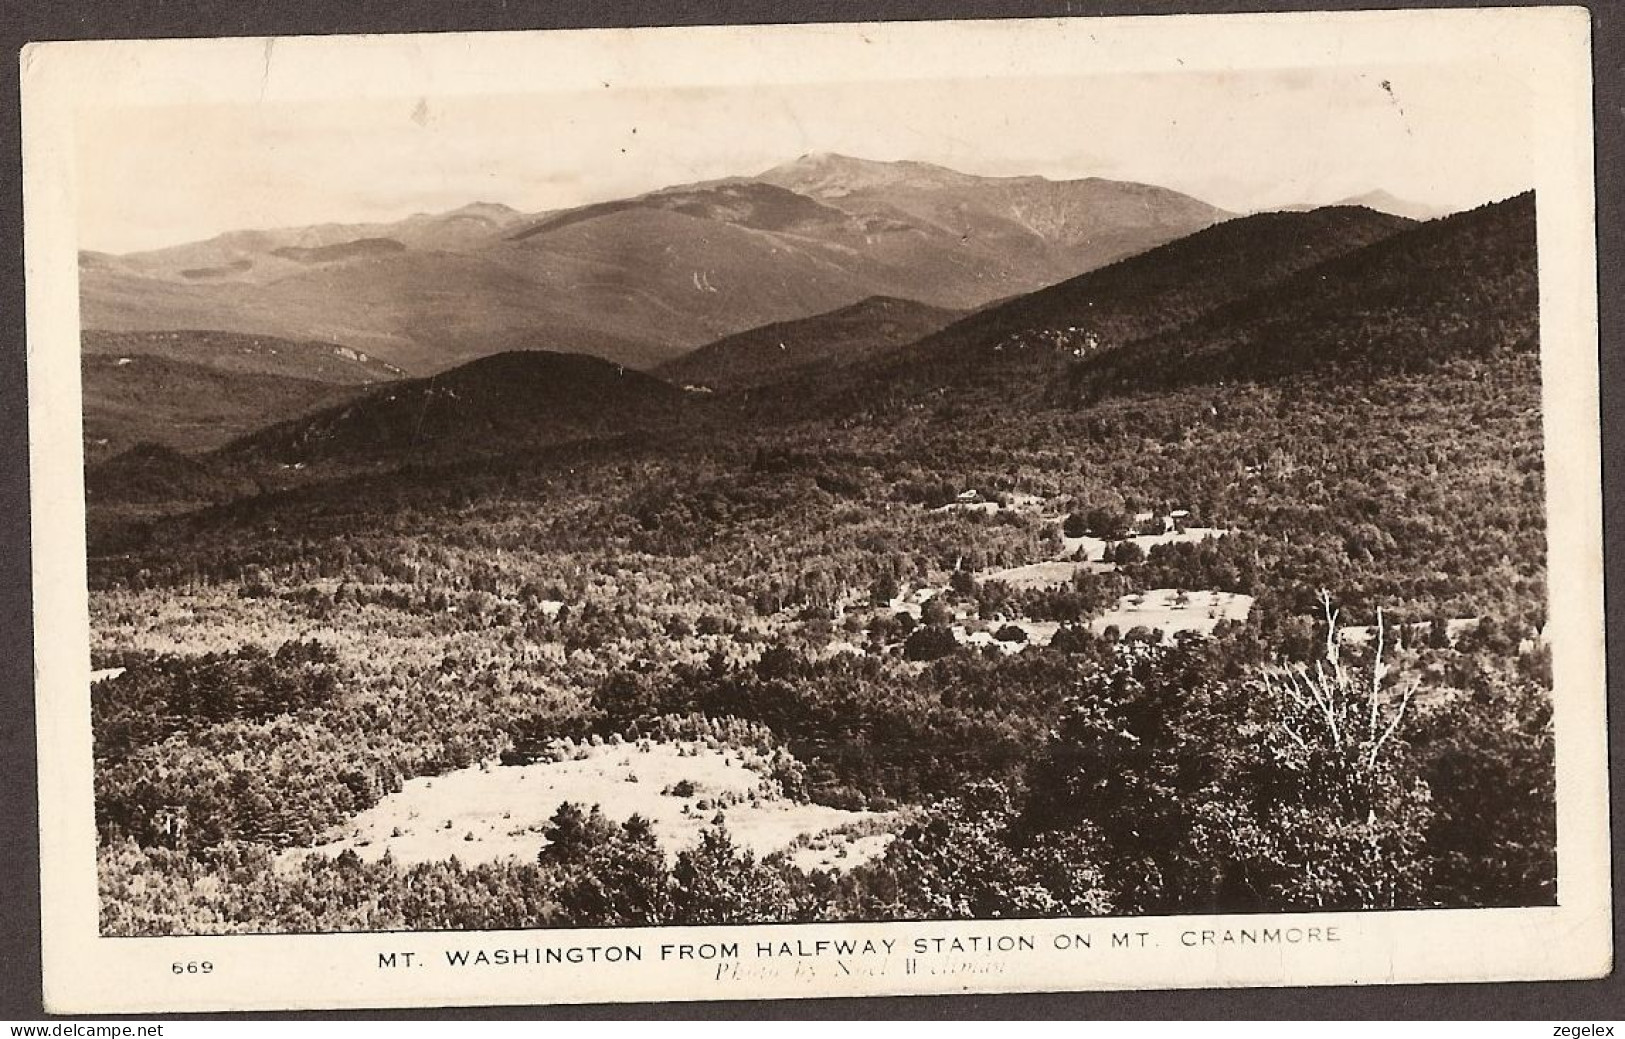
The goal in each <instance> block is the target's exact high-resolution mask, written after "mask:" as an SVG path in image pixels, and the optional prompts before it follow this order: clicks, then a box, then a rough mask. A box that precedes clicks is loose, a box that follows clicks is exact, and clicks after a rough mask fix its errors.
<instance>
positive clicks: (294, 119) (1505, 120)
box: [79, 64, 1532, 252]
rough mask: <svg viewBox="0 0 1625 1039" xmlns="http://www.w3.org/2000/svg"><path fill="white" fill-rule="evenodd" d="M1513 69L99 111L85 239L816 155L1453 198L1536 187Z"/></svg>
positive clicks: (152, 236) (1248, 199)
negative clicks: (1381, 191) (821, 152)
mask: <svg viewBox="0 0 1625 1039" xmlns="http://www.w3.org/2000/svg"><path fill="white" fill-rule="evenodd" d="M1497 68H1499V67H1492V66H1489V65H1484V66H1475V65H1467V64H1456V65H1450V66H1439V65H1405V64H1401V65H1397V66H1393V67H1384V68H1382V69H1381V70H1377V69H1361V68H1337V67H1333V68H1318V69H1286V70H1281V69H1274V70H1265V71H1237V72H1228V73H1215V72H1211V71H1205V72H1191V73H1180V72H1172V73H1168V72H1161V73H1156V74H1119V75H1102V76H1078V77H1060V78H1056V77H1044V78H1013V77H1010V76H995V77H988V76H978V77H967V78H964V79H931V80H904V81H896V80H894V81H890V82H872V83H854V82H848V83H844V84H840V85H835V86H831V85H828V84H821V85H806V84H782V85H768V86H755V87H749V88H740V87H730V86H723V87H710V88H703V89H632V88H620V87H615V86H604V87H602V88H601V89H596V90H592V91H581V90H575V89H572V90H570V91H567V92H544V93H536V94H530V95H521V94H513V93H503V94H501V95H487V96H470V95H468V94H466V93H465V94H460V95H451V96H442V97H436V96H433V95H430V96H423V97H417V98H401V99H371V100H362V101H348V102H341V103H334V102H331V101H325V102H321V103H311V102H298V101H278V102H275V103H252V104H250V103H232V104H211V105H197V104H191V105H185V106H175V105H165V106H155V107H117V108H108V109H104V110H101V111H99V112H90V113H87V114H86V115H85V117H84V119H83V121H82V123H81V124H80V135H79V200H80V207H79V209H80V228H81V245H82V246H83V247H84V248H90V249H99V250H105V251H110V252H127V251H132V250H138V249H148V248H155V247H159V246H164V245H171V244H176V243H179V242H185V241H191V240H196V239H201V238H206V237H209V236H211V235H214V234H217V233H220V232H222V231H227V230H235V229H241V228H256V227H282V226H296V225H304V224H312V223H321V222H327V221H342V222H362V221H386V220H393V219H398V218H400V217H404V216H407V215H410V214H411V213H414V212H419V211H428V212H434V211H441V210H446V209H452V208H455V207H457V206H460V205H463V204H465V203H468V202H473V201H488V202H503V203H507V204H508V205H511V206H514V207H516V208H518V209H521V210H526V211H539V210H547V209H555V208H560V207H567V206H574V205H579V204H582V203H586V202H592V201H598V200H603V199H608V198H617V197H624V196H626V195H629V194H635V193H638V192H642V191H647V190H651V189H653V188H657V187H662V186H665V185H668V184H674V183H681V182H686V181H693V180H701V179H707V178H712V177H721V176H730V175H735V174H752V173H757V172H760V171H761V170H763V169H766V168H768V167H770V166H772V165H775V164H777V163H780V162H784V161H786V160H789V159H793V158H795V157H796V156H798V155H800V154H802V153H805V152H810V151H833V152H839V153H843V154H848V155H856V156H860V157H864V158H872V159H917V160H923V161H928V162H935V163H940V164H942V165H945V166H950V167H953V168H955V169H959V170H963V171H965V172H969V173H985V174H1001V175H1002V174H1027V173H1037V174H1042V175H1044V176H1048V177H1052V178H1069V177H1087V176H1100V177H1110V178H1116V179H1125V180H1141V181H1147V182H1150V183H1154V184H1159V185H1163V186H1166V187H1171V188H1176V189H1178V190H1182V191H1186V192H1189V193H1191V194H1193V195H1196V196H1198V197H1200V198H1202V199H1204V200H1206V201H1209V202H1212V203H1214V204H1216V205H1219V206H1223V207H1225V208H1227V209H1232V210H1237V211H1249V210H1253V209H1258V208H1267V207H1269V206H1273V205H1284V204H1290V203H1297V202H1317V203H1318V202H1329V201H1334V200H1337V199H1340V198H1344V197H1347V196H1349V195H1353V194H1358V193H1362V192H1365V191H1368V190H1372V189H1376V188H1382V189H1386V190H1388V191H1391V192H1392V193H1393V194H1395V195H1397V196H1399V197H1401V198H1405V199H1408V200H1413V201H1417V202H1423V203H1429V204H1437V205H1441V206H1445V207H1448V208H1451V209H1457V208H1465V207H1467V206H1472V205H1476V204H1478V203H1481V202H1484V201H1488V200H1492V199H1499V198H1504V197H1506V196H1508V195H1511V194H1515V193H1517V192H1519V191H1522V190H1525V189H1527V188H1528V187H1529V186H1530V185H1531V183H1532V172H1531V156H1530V150H1529V146H1528V144H1527V143H1526V142H1527V140H1528V133H1527V131H1528V129H1529V128H1528V126H1527V114H1526V113H1527V111H1528V107H1529V98H1528V96H1527V94H1526V91H1525V88H1524V86H1523V84H1522V83H1521V82H1520V81H1518V80H1517V79H1516V78H1515V77H1514V76H1511V75H1508V74H1507V73H1505V72H1502V71H1496V70H1494V69H1497Z"/></svg>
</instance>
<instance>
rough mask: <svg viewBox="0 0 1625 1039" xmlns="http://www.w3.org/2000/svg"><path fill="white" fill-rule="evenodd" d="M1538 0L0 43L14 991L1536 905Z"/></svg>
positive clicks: (1331, 955) (642, 989)
mask: <svg viewBox="0 0 1625 1039" xmlns="http://www.w3.org/2000/svg"><path fill="white" fill-rule="evenodd" d="M1585 26H1586V22H1585V13H1584V11H1580V12H1579V13H1578V15H1577V16H1576V14H1575V13H1574V12H1573V11H1569V10H1565V9H1557V8H1551V9H1535V10H1527V11H1521V12H1519V11H1482V12H1476V11H1458V12H1386V13H1364V14H1348V15H1303V16H1278V17H1277V16H1264V17H1262V18H1260V17H1243V16H1237V17H1235V18H1227V17H1214V18H1206V17H1178V18H1166V19H1069V20H1046V21H1042V22H1040V21H1022V22H996V21H995V22H980V23H919V24H913V25H903V24H889V25H888V24H863V25H839V26H834V25H823V26H818V25H810V26H757V27H733V28H727V27H721V28H714V29H670V30H659V29H649V30H606V31H601V32H569V33H517V34H484V35H456V34H451V35H443V36H439V37H405V36H401V37H353V38H338V37H333V38H325V39H324V38H303V39H286V40H277V39H266V40H192V41H143V42H130V43H125V44H118V43H97V44H83V45H76V44H59V45H52V44H46V45H43V46H40V47H38V48H36V49H32V50H31V51H29V52H25V55H24V73H23V79H24V103H25V108H24V120H25V134H26V136H25V145H26V148H25V163H26V169H27V178H28V179H27V190H28V194H27V204H28V208H29V212H28V216H29V225H28V234H29V241H28V246H29V265H30V266H29V276H30V283H29V290H30V300H29V308H30V309H29V322H30V338H31V354H30V358H31V361H30V364H31V372H30V378H31V391H32V402H31V418H32V420H33V422H34V429H35V436H34V441H35V454H34V461H33V466H34V479H35V480H36V482H37V485H38V486H41V487H43V490H42V491H41V492H38V500H37V501H36V513H35V516H36V519H35V537H36V557H35V558H36V575H39V574H41V573H44V572H49V573H51V574H52V575H53V581H52V582H51V587H50V588H49V589H47V590H45V591H37V593H36V595H37V599H36V613H37V617H38V618H39V619H38V620H37V621H36V623H37V624H38V625H39V627H40V628H41V629H42V642H41V647H42V648H41V650H40V654H41V658H40V661H39V662H38V665H37V666H38V669H39V674H40V676H41V684H40V687H39V690H40V691H39V702H40V715H41V736H40V739H41V762H42V764H43V766H44V768H43V769H42V778H41V782H42V797H43V798H45V799H46V800H45V801H44V803H43V805H42V820H45V821H44V822H42V825H44V826H45V828H46V829H45V833H44V844H43V854H44V858H45V869H46V871H47V878H46V889H45V896H46V900H47V906H46V940H47V971H48V975H47V995H48V997H49V996H50V993H51V991H52V989H51V981H52V977H51V975H50V973H49V972H50V968H51V963H52V955H51V945H52V943H57V947H58V949H60V950H66V949H68V948H70V947H72V948H74V949H94V950H98V952H97V955H105V956H108V957H114V958H120V957H122V958H123V959H122V960H121V961H120V962H124V963H125V964H127V965H126V966H124V967H121V968H118V969H119V970H121V971H124V972H125V973H123V974H121V975H120V976H122V977H125V978H126V979H130V980H141V979H144V978H147V974H146V973H145V972H161V973H162V975H163V976H162V977H161V978H152V979H148V980H150V983H151V984H152V985H153V986H155V987H154V988H152V989H149V990H147V992H146V993H145V994H141V993H140V992H139V991H138V990H139V986H137V987H136V988H135V989H131V990H126V991H122V992H120V993H119V994H118V995H116V996H115V995H113V994H112V993H111V992H110V991H108V992H102V993H99V994H95V993H90V992H89V991H88V990H87V988H86V987H85V986H86V985H87V984H88V983H87V982H86V981H85V980H83V979H77V978H75V979H67V980H63V975H65V974H66V972H65V971H64V972H63V974H59V975H58V978H59V980H61V985H62V987H61V989H60V990H59V991H60V992H62V993H65V994H66V995H65V996H64V998H66V999H67V1000H68V1001H69V1002H70V1003H71V1004H72V1008H73V1009H81V1010H83V1009H95V1008H97V1007H98V1006H111V1007H133V1008H140V1007H142V1006H146V1005H147V1004H146V1003H143V1002H142V1001H143V1000H144V999H153V1000H158V1001H160V1002H159V1003H157V1004H154V1005H157V1006H161V1007H164V1008H168V1009H181V1008H188V1007H197V1008H205V1009H206V1008H210V1007H224V1006H228V1005H233V1006H234V1005H249V1004H255V1005H271V1006H287V1007H296V1006H301V1005H322V1006H337V1005H395V1004H402V1003H408V1004H409V1003H414V1002H422V1001H430V1000H439V1001H443V1002H454V1003H455V1002H469V1001H476V1002H477V1001H479V1000H480V999H481V998H486V999H491V998H497V997H498V996H501V997H502V998H508V999H512V998H514V994H515V993H516V992H520V991H521V987H522V986H524V985H525V984H526V982H525V980H524V979H525V978H527V977H528V978H530V979H532V980H531V982H530V983H529V987H528V988H524V989H523V994H522V995H520V996H519V997H518V998H520V999H522V1000H524V1001H542V1002H552V1001H573V1000H577V999H583V1000H599V999H624V998H678V999H696V998H701V999H703V998H742V997H745V996H750V995H754V994H764V995H768V994H771V995H795V994H807V995H812V994H831V993H833V992H836V991H839V992H841V993H843V994H862V993H864V992H876V993H881V992H898V991H1008V990H1038V991H1042V990H1053V989H1066V988H1089V987H1095V986H1097V985H1101V984H1104V985H1108V986H1113V987H1122V986H1125V985H1150V986H1187V985H1227V984H1282V983H1285V982H1287V981H1289V980H1295V981H1298V982H1301V983H1329V982H1336V981H1342V982H1353V981H1380V980H1390V981H1392V980H1492V979H1495V978H1501V977H1576V976H1590V975H1593V974H1596V973H1600V972H1605V971H1606V970H1607V969H1608V963H1609V962H1610V955H1611V950H1610V948H1609V944H1608V935H1609V920H1608V899H1609V893H1608V881H1607V875H1608V833H1607V825H1608V823H1607V804H1606V773H1605V769H1604V749H1603V739H1604V733H1605V728H1604V724H1603V705H1604V692H1605V685H1604V681H1603V674H1602V616H1601V594H1602V579H1601V536H1600V529H1601V528H1600V492H1599V484H1598V481H1599V480H1600V468H1599V461H1598V452H1599V441H1598V435H1597V415H1596V392H1597V387H1596V381H1597V375H1596V363H1597V360H1596V349H1597V344H1596V329H1595V297H1594V289H1593V286H1594V283H1595V270H1594V267H1593V266H1592V264H1593V259H1592V249H1593V244H1592V243H1591V241H1590V240H1589V238H1588V237H1587V236H1588V235H1590V233H1591V220H1592V199H1591V197H1590V196H1589V194H1588V192H1589V189H1590V181H1589V177H1590V151H1589V143H1590V137H1589V134H1590V124H1589V97H1588V95H1587V93H1586V89H1587V87H1588V84H1589V80H1588V78H1586V75H1587V74H1586V67H1585V62H1586V60H1587V51H1586V46H1587V40H1586V35H1585ZM47 404H49V405H50V406H49V407H47ZM42 434H44V435H42ZM58 509H61V510H63V511H57V510H58ZM81 521H82V522H81ZM37 579H38V578H37ZM51 616H54V617H57V618H60V621H61V622H60V623H56V624H51V623H50V622H49V621H48V620H47V619H46V618H47V617H51ZM47 626H49V627H50V628H51V631H50V636H49V639H48V640H47V639H46V638H45V633H44V630H43V629H45V628H46V627H47ZM47 643H49V645H48V644H47ZM53 773H55V775H52V774H53ZM53 798H54V800H53ZM55 866H60V867H61V869H60V871H58V870H56V869H55V868H54V867H55ZM53 874H54V875H53ZM1489 911H1495V912H1489ZM1498 914H1499V915H1498ZM1433 927H1439V928H1445V929H1446V930H1445V931H1442V932H1439V934H1446V933H1447V934H1448V935H1449V937H1447V938H1432V939H1430V938H1428V937H1427V935H1428V934H1429V933H1432V932H1430V931H1429V930H1428V929H1429V928H1433ZM1553 927H1562V928H1564V929H1565V930H1564V931H1563V933H1566V934H1569V935H1571V936H1572V939H1573V940H1572V942H1570V943H1569V944H1567V945H1563V944H1562V943H1559V944H1558V946H1547V945H1543V944H1542V943H1540V942H1538V941H1536V942H1532V941H1531V938H1530V936H1531V935H1536V934H1541V933H1552V932H1551V931H1550V930H1549V929H1550V928H1553ZM1406 929H1409V930H1406ZM1401 931H1404V932H1405V936H1404V937H1403V938H1402V939H1401V938H1398V937H1394V935H1398V934H1400V932H1401ZM1489 935H1493V936H1494V938H1493V940H1486V936H1489ZM141 939H166V940H168V939H178V940H184V941H187V942H192V943H194V944H192V945H184V946H175V947H176V948H183V947H184V948H186V949H194V948H195V949H199V950H203V952H202V953H200V954H198V955H192V954H190V953H187V954H184V955H178V956H170V955H168V953H160V954H157V955H156V956H155V957H152V958H149V959H147V960H141V959H140V957H141V956H142V953H141V952H140V950H143V949H150V948H153V946H151V945H150V943H143V942H141V941H139V940H141ZM254 943H263V944H254ZM301 943H304V944H301ZM338 943H342V944H338ZM1532 946H1533V947H1532ZM169 947H170V946H167V945H166V946H165V948H169ZM335 949H342V950H343V951H342V953H337V952H335V953H333V955H335V956H338V957H339V962H343V963H346V964H348V966H347V967H344V968H342V970H344V971H352V972H353V973H354V976H353V977H352V976H349V975H342V976H335V977H333V978H332V979H331V981H323V982H320V983H314V984H312V983H310V975H311V974H313V973H314V972H316V971H317V970H318V969H325V968H319V965H321V964H325V963H327V962H328V960H327V959H324V957H325V956H327V955H328V954H327V952H325V951H317V950H335ZM234 950H235V951H234ZM256 950H260V951H256ZM263 950H275V951H274V952H265V951H263ZM304 950H311V951H308V952H307V951H304ZM254 957H263V960H256V959H255V958H254ZM300 960H304V961H305V962H304V963H303V964H301V963H300V962H298V961H300ZM138 961H139V962H143V963H145V966H142V967H139V968H138V967H136V966H133V964H135V963H137V962H138ZM1108 961H1109V962H1110V966H1108V965H1107V964H1108ZM108 962H112V961H111V960H109V961H108ZM228 964H232V966H229V967H228V966H227V965H228ZM1377 964H1385V965H1386V967H1385V968H1384V967H1378V966H1376V965H1377ZM421 967H428V968H430V970H429V971H424V972H422V974H420V973H419V972H418V971H417V970H416V969H415V968H421ZM172 968H174V969H172ZM407 968H414V969H411V970H408V969H407ZM498 968H502V969H504V970H505V971H506V973H502V972H501V971H498V970H497V969H498ZM110 969H111V968H110ZM331 969H333V970H335V971H338V970H340V968H331ZM1383 969H1386V970H1387V971H1388V975H1387V977H1386V978H1384V977H1383V976H1382V975H1381V971H1382V970H1383ZM431 971H432V978H433V980H432V981H431V980H428V978H427V977H426V975H430V974H431ZM402 975H411V976H412V978H413V981H412V984H411V985H410V986H408V985H407V984H406V982H405V981H404V980H403V979H402ZM256 977H257V978H258V980H259V981H260V982H261V983H262V985H263V993H264V995H258V994H257V995H255V996H253V997H249V998H248V1002H247V1003H243V1002H242V1001H243V1000H244V999H245V997H244V996H243V995H242V994H241V993H243V992H245V991H247V990H246V989H245V988H242V987H241V986H247V985H249V984H250V981H251V980H252V979H254V978H256ZM567 977H570V978H576V979H583V980H580V981H579V983H572V984H569V985H566V984H565V983H564V981H563V979H565V978H567ZM537 979H547V980H546V983H545V984H543V983H541V982H540V981H539V980H537ZM585 979H590V981H589V980H585ZM141 983H142V984H147V983H148V982H147V981H141ZM184 983H190V984H192V985H193V987H192V988H183V987H180V986H182V985H183V984H184ZM228 985H229V986H234V987H227V986H228ZM347 986H348V991H346V987H347ZM843 986H844V987H843ZM260 1000H269V1001H270V1002H261V1003H257V1002H256V1001H260ZM304 1000H309V1001H310V1002H309V1003H308V1004H307V1003H305V1002H302V1001H304ZM234 1001H236V1002H234Z"/></svg>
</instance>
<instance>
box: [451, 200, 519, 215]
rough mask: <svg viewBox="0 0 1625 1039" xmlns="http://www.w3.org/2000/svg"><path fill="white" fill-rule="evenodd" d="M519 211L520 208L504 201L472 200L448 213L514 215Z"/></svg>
mask: <svg viewBox="0 0 1625 1039" xmlns="http://www.w3.org/2000/svg"><path fill="white" fill-rule="evenodd" d="M518 212H519V210H517V209H515V208H514V207H512V206H510V205H507V204H505V203H502V202H470V203H468V204H467V205H466V206H458V207H457V208H456V209H453V210H452V211H451V212H450V213H448V214H446V215H447V216H459V215H478V216H513V215H515V214H517V213H518Z"/></svg>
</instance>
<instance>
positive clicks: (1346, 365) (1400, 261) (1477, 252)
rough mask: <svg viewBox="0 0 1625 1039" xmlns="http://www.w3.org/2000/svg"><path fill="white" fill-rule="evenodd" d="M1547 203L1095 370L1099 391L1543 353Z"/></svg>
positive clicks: (1404, 241)
mask: <svg viewBox="0 0 1625 1039" xmlns="http://www.w3.org/2000/svg"><path fill="white" fill-rule="evenodd" d="M1538 301H1539V285H1538V278H1537V272H1536V250H1535V199H1534V195H1533V194H1524V195H1519V196H1517V197H1515V198H1511V199H1508V200H1507V201H1505V202H1499V203H1496V204H1494V205H1489V206H1484V207H1481V208H1479V209H1476V210H1472V211H1470V212H1466V213H1458V214H1456V215H1455V216H1451V217H1447V218H1444V219H1442V220H1435V221H1430V222H1428V223H1426V224H1420V225H1417V226H1416V227H1414V228H1412V229H1411V230H1408V231H1406V232H1405V233H1403V234H1399V235H1395V236H1394V237H1392V238H1389V239H1387V240H1385V241H1382V242H1378V243H1376V244H1374V245H1371V246H1369V247H1367V248H1365V249H1362V250H1360V251H1359V252H1356V253H1352V254H1350V255H1348V256H1344V257H1341V258H1338V259H1335V260H1331V261H1329V262H1326V263H1324V264H1320V265H1317V266H1316V267H1314V268H1312V269H1309V270H1306V271H1303V272H1301V273H1299V274H1297V275H1296V276H1294V277H1292V278H1289V279H1287V280H1286V281H1283V282H1281V283H1280V284H1278V285H1276V286H1274V287H1272V288H1269V289H1266V290H1264V291H1261V292H1258V293H1256V294H1253V295H1252V296H1250V297H1248V298H1246V299H1244V300H1240V301H1238V302H1236V303H1234V304H1231V305H1229V306H1226V307H1223V308H1220V309H1218V310H1215V311H1213V312H1212V313H1210V314H1208V315H1206V316H1205V317H1203V318H1202V319H1200V320H1198V321H1195V322H1192V323H1190V324H1188V325H1185V326H1183V327H1180V328H1178V329H1173V330H1170V331H1168V332H1165V333H1163V334H1160V335H1156V336H1152V337H1150V338H1148V339H1146V340H1144V341H1142V342H1139V343H1136V344H1134V345H1132V346H1130V347H1128V348H1125V349H1123V350H1120V351H1118V352H1116V353H1113V354H1109V355H1106V356H1102V357H1100V358H1099V359H1098V360H1095V361H1093V362H1091V363H1088V364H1086V365H1084V366H1083V367H1082V368H1081V369H1080V370H1079V371H1078V372H1077V373H1076V377H1077V380H1076V381H1077V382H1078V384H1079V385H1080V386H1084V387H1087V388H1089V389H1090V390H1091V391H1093V392H1096V393H1099V392H1110V391H1114V390H1123V389H1141V388H1151V387H1168V386H1175V385H1180V384H1188V383H1199V382H1221V381H1227V380H1256V379H1273V378H1279V377H1282V376H1286V375H1291V374H1294V373H1296V372H1301V371H1305V370H1309V369H1319V370H1325V369H1333V370H1335V371H1337V372H1338V373H1340V374H1341V375H1344V376H1346V377H1349V378H1359V377H1365V376H1368V375H1373V374H1386V373H1391V372H1409V371H1420V370H1424V369H1426V368H1428V367H1430V366H1432V365H1435V364H1437V363H1439V362H1441V361H1444V360H1448V359H1450V358H1452V357H1457V356H1464V355H1465V356H1477V357H1483V356H1487V355H1491V354H1493V353H1495V352H1497V351H1500V350H1518V351H1533V350H1535V349H1536V348H1537V335H1538V331H1539V327H1538V326H1539V321H1538V315H1539V307H1538Z"/></svg>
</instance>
